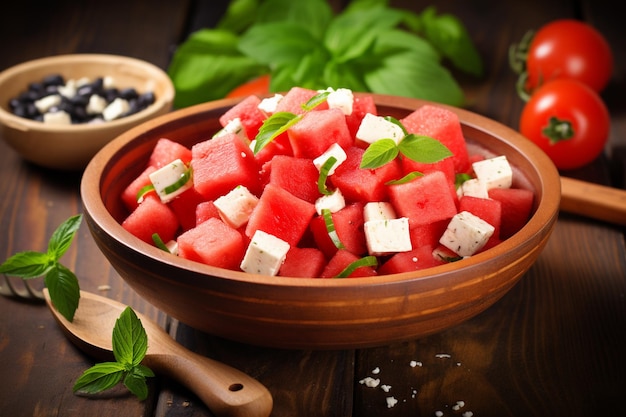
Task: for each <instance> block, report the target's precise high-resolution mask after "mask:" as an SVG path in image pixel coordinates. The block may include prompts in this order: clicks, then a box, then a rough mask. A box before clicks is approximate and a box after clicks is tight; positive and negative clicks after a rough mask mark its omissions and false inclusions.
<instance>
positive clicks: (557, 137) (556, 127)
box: [541, 116, 574, 145]
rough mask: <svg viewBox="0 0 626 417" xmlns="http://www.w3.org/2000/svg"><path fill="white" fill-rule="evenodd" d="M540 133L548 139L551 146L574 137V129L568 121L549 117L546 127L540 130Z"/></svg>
mask: <svg viewBox="0 0 626 417" xmlns="http://www.w3.org/2000/svg"><path fill="white" fill-rule="evenodd" d="M541 133H543V135H544V136H545V137H547V138H548V140H549V141H550V144H551V145H556V144H557V143H559V142H561V141H563V140H568V139H571V138H572V137H574V128H573V126H572V122H570V121H569V120H561V119H559V118H557V117H554V116H552V117H550V119H549V120H548V125H547V126H546V127H544V128H543V129H542V130H541Z"/></svg>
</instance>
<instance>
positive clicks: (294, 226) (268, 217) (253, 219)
mask: <svg viewBox="0 0 626 417" xmlns="http://www.w3.org/2000/svg"><path fill="white" fill-rule="evenodd" d="M314 214H315V206H314V205H313V204H311V203H309V202H308V201H304V200H302V199H300V198H298V197H296V196H294V195H293V194H291V193H290V192H289V191H286V190H285V189H283V188H281V187H279V186H277V185H274V184H268V185H267V186H266V187H265V189H264V190H263V194H261V197H260V198H259V202H258V203H257V205H256V207H255V208H254V210H253V211H252V213H251V215H250V219H249V220H248V224H247V225H246V229H245V234H246V236H248V237H249V238H251V237H252V236H253V235H254V233H255V232H256V231H257V230H262V231H264V232H265V233H269V234H271V235H274V236H276V237H277V238H279V239H282V240H284V241H285V242H287V243H289V245H291V246H297V244H298V242H299V241H300V239H301V238H302V236H303V235H304V233H305V232H306V230H307V228H308V225H309V222H310V221H311V218H313V215H314Z"/></svg>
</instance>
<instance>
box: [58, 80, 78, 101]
mask: <svg viewBox="0 0 626 417" xmlns="http://www.w3.org/2000/svg"><path fill="white" fill-rule="evenodd" d="M76 90H77V86H76V80H67V81H66V82H65V85H60V86H59V87H58V88H57V91H58V92H59V94H61V95H62V96H63V97H67V98H72V97H74V96H75V95H76Z"/></svg>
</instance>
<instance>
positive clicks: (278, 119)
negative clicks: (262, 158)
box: [254, 112, 301, 155]
mask: <svg viewBox="0 0 626 417" xmlns="http://www.w3.org/2000/svg"><path fill="white" fill-rule="evenodd" d="M300 118H301V117H300V116H297V115H295V114H293V113H289V112H277V113H274V114H272V115H271V116H270V117H268V118H267V119H265V120H264V121H263V124H262V125H261V127H260V128H259V133H258V134H257V135H256V138H255V144H254V154H255V155H256V154H257V153H259V152H260V151H261V149H263V148H264V147H265V146H266V145H267V144H268V143H270V142H271V141H272V140H274V139H275V138H276V137H277V136H279V135H280V134H281V133H283V132H286V131H287V129H289V128H290V127H291V126H293V125H294V124H296V123H297V122H298V120H300Z"/></svg>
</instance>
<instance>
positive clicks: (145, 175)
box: [122, 165, 157, 212]
mask: <svg viewBox="0 0 626 417" xmlns="http://www.w3.org/2000/svg"><path fill="white" fill-rule="evenodd" d="M156 170H157V168H156V167H154V166H153V165H149V166H148V167H147V168H146V169H145V170H143V172H142V173H141V174H139V175H138V176H137V178H135V179H134V180H133V181H132V182H131V183H130V184H128V185H127V186H126V188H125V189H124V190H123V191H122V202H123V203H124V206H126V208H127V209H128V211H129V212H131V211H133V210H135V209H136V208H137V206H138V205H139V202H138V201H137V194H138V193H139V191H140V190H141V189H142V188H144V187H145V186H148V185H150V184H152V182H151V181H150V174H152V173H153V172H154V171H156Z"/></svg>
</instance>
